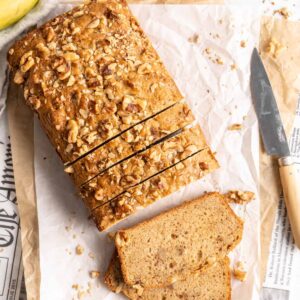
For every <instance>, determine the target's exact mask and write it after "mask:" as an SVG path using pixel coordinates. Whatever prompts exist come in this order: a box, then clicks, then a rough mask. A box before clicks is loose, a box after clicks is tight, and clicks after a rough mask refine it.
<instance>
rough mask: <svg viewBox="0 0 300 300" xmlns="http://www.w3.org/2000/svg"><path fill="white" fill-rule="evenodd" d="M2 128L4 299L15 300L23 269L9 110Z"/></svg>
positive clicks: (0, 298)
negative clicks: (9, 129)
mask: <svg viewBox="0 0 300 300" xmlns="http://www.w3.org/2000/svg"><path fill="white" fill-rule="evenodd" d="M0 128H1V130H0V300H14V299H19V294H20V287H21V281H22V276H23V266H22V261H21V260H22V247H21V237H20V219H19V216H18V207H17V198H16V190H15V182H14V173H13V164H12V153H11V144H10V140H9V132H8V124H7V117H6V111H4V112H3V114H2V116H1V118H0Z"/></svg>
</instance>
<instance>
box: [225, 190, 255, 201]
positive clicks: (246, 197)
mask: <svg viewBox="0 0 300 300" xmlns="http://www.w3.org/2000/svg"><path fill="white" fill-rule="evenodd" d="M225 196H226V198H227V199H228V200H229V201H230V202H233V203H237V204H246V203H248V202H250V201H252V200H253V199H254V198H255V194H254V193H253V192H249V191H244V192H243V191H233V190H232V191H229V192H228V193H226V194H225Z"/></svg>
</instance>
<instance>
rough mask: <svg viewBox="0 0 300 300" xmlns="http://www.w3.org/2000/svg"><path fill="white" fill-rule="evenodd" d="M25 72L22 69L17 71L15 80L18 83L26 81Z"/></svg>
mask: <svg viewBox="0 0 300 300" xmlns="http://www.w3.org/2000/svg"><path fill="white" fill-rule="evenodd" d="M23 76H24V73H23V72H21V71H20V70H17V72H16V73H15V76H14V82H15V83H16V84H22V83H23V82H24V77H23Z"/></svg>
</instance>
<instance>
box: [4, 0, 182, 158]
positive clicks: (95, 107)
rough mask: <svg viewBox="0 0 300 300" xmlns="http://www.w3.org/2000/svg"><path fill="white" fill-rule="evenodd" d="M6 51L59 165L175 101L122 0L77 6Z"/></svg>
mask: <svg viewBox="0 0 300 300" xmlns="http://www.w3.org/2000/svg"><path fill="white" fill-rule="evenodd" d="M11 49H14V51H12V50H10V51H9V54H8V61H9V65H10V67H11V68H12V71H13V76H14V79H15V82H16V83H18V84H23V85H24V96H25V100H26V103H27V104H28V105H30V106H31V107H32V109H33V110H35V111H36V112H37V113H38V116H39V119H40V121H41V123H42V126H43V127H44V129H45V131H46V133H47V135H48V136H49V138H50V140H51V142H52V144H53V145H54V147H55V148H56V150H57V152H58V153H59V155H60V156H61V158H62V160H63V162H64V163H68V162H73V161H74V160H76V159H77V158H79V157H80V156H82V155H84V154H86V153H87V152H89V151H90V150H92V149H94V148H95V147H97V146H99V145H101V144H102V143H103V142H105V141H107V140H108V139H110V138H112V137H114V136H116V135H117V134H119V133H121V132H122V131H124V130H126V129H127V128H130V127H132V126H133V125H135V124H137V123H139V122H141V121H142V120H144V119H146V118H148V117H150V116H152V115H154V114H156V113H158V112H160V111H162V110H163V109H165V108H167V107H170V106H171V105H173V104H174V103H176V102H178V101H180V100H181V99H182V96H181V94H180V92H179V90H178V88H177V87H176V85H175V83H174V81H173V80H172V78H171V77H170V75H169V73H168V72H167V70H166V69H165V67H164V65H163V63H162V62H161V60H160V58H159V56H158V54H157V53H156V51H155V50H154V48H153V47H152V45H151V43H150V41H149V39H148V38H147V37H146V36H145V34H144V32H143V31H142V29H141V28H140V26H139V24H138V23H137V21H136V19H135V18H134V17H133V15H132V14H131V12H130V11H129V9H128V6H127V4H126V2H125V1H123V0H108V1H101V2H100V1H99V2H97V1H91V3H89V4H87V5H81V6H79V7H77V8H75V9H73V10H71V11H70V12H68V13H65V14H63V15H61V16H58V17H57V18H55V19H53V20H51V21H49V22H47V23H46V24H45V25H43V26H42V27H40V28H39V29H36V30H34V31H32V32H31V33H29V34H28V35H27V36H26V37H24V38H23V39H21V40H20V41H17V42H16V43H15V44H14V45H13V46H12V48H11Z"/></svg>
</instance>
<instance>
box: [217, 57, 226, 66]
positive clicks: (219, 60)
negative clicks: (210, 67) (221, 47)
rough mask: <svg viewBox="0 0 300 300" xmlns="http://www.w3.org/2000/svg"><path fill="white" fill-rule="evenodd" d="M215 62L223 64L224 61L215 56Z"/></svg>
mask: <svg viewBox="0 0 300 300" xmlns="http://www.w3.org/2000/svg"><path fill="white" fill-rule="evenodd" d="M216 63H217V64H218V65H223V64H224V62H223V60H222V58H221V57H217V58H216Z"/></svg>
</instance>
